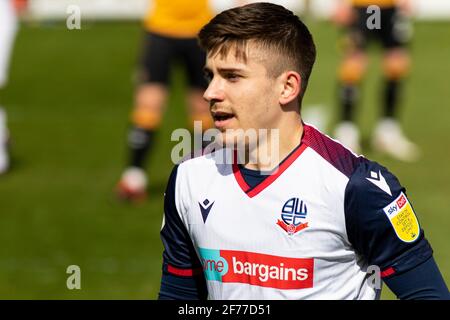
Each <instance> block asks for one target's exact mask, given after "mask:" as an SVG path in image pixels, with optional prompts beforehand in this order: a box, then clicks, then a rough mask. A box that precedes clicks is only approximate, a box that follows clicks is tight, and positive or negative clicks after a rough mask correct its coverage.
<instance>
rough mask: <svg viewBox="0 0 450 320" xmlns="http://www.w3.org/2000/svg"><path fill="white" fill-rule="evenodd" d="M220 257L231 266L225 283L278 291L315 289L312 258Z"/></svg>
mask: <svg viewBox="0 0 450 320" xmlns="http://www.w3.org/2000/svg"><path fill="white" fill-rule="evenodd" d="M220 256H221V257H223V258H224V259H225V260H226V261H227V263H228V272H227V273H226V274H224V275H222V281H223V282H238V283H249V284H251V285H256V286H262V287H269V288H278V289H305V288H312V287H313V280H314V279H313V278H314V259H313V258H286V257H279V256H273V255H268V254H261V253H253V252H244V251H234V250H220Z"/></svg>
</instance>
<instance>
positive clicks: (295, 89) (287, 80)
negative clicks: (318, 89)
mask: <svg viewBox="0 0 450 320" xmlns="http://www.w3.org/2000/svg"><path fill="white" fill-rule="evenodd" d="M280 81H281V85H282V91H281V94H280V99H279V103H280V104H281V105H286V104H288V103H290V102H291V101H292V100H294V99H295V98H297V97H298V96H299V95H300V92H301V90H302V78H301V76H300V74H299V73H298V72H295V71H286V72H283V74H282V75H281V78H280Z"/></svg>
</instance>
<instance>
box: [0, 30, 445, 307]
mask: <svg viewBox="0 0 450 320" xmlns="http://www.w3.org/2000/svg"><path fill="white" fill-rule="evenodd" d="M309 24H310V26H311V29H312V32H313V34H314V36H315V39H316V42H317V48H318V59H317V64H316V66H315V70H314V72H313V76H312V78H311V81H310V84H309V89H308V92H307V95H306V98H305V101H304V105H305V106H308V105H313V104H323V105H325V106H326V107H327V110H328V111H329V112H330V114H331V115H332V117H331V118H332V119H336V115H337V112H336V110H335V107H333V104H334V96H335V83H334V74H335V69H336V65H337V62H338V59H339V52H338V49H337V46H336V42H337V37H338V31H337V30H336V29H335V28H334V27H333V26H331V25H330V24H328V23H324V22H314V21H310V23H309ZM141 35H142V34H141V30H140V26H139V24H138V23H95V24H94V23H93V24H85V25H82V29H81V30H78V31H76V30H74V31H69V30H67V29H66V28H65V25H64V23H53V24H47V25H32V24H29V25H23V26H22V28H21V31H20V34H19V36H18V39H17V43H16V48H15V49H16V50H15V55H14V59H13V64H12V68H11V79H10V85H9V87H8V88H7V89H6V90H4V91H3V92H1V97H0V98H2V100H1V101H0V102H1V103H2V104H3V105H5V106H6V109H7V111H8V116H9V126H10V131H11V136H12V160H13V168H12V170H11V172H9V173H8V174H6V175H4V176H1V177H0V221H1V222H0V243H1V249H0V298H1V299H155V298H156V296H157V292H158V288H159V279H160V273H161V271H160V270H161V253H162V246H161V243H160V240H159V229H160V226H161V221H162V197H163V192H164V188H165V183H166V179H167V177H168V174H169V172H170V169H171V167H172V163H171V160H170V150H171V148H172V146H173V145H174V143H171V142H170V133H171V132H172V130H174V129H176V128H179V127H183V126H185V125H186V117H185V115H186V113H185V108H184V100H183V93H184V89H183V87H184V86H183V84H184V77H183V73H182V72H180V70H179V69H175V70H173V79H174V82H173V85H172V88H171V95H170V99H169V103H168V104H169V106H168V112H167V114H166V117H165V120H164V127H163V129H162V131H161V132H160V133H159V136H158V141H157V148H156V150H155V152H154V154H152V157H151V159H150V161H149V166H148V172H149V176H150V182H151V183H150V190H149V191H150V197H149V199H148V201H147V202H146V203H144V204H142V205H140V206H129V205H125V204H122V203H118V202H116V201H115V200H114V198H113V196H112V190H113V188H114V185H115V183H116V181H117V179H118V177H119V175H120V172H121V170H122V168H123V165H124V163H125V160H126V159H125V133H126V129H127V120H128V115H129V111H130V108H131V107H132V92H133V84H132V76H133V70H134V67H135V62H136V57H137V54H138V52H139V49H138V48H139V44H140V38H141ZM448 39H450V25H449V23H424V22H421V23H416V24H415V35H414V42H413V45H412V53H413V61H414V64H413V69H412V73H411V77H410V79H409V81H408V83H407V85H406V88H405V90H406V91H405V99H404V108H403V110H402V115H403V117H402V123H403V124H404V128H405V131H406V132H407V134H408V135H409V136H410V137H411V138H412V139H413V140H414V141H416V142H417V143H418V144H419V145H420V147H421V148H422V150H423V157H422V159H421V161H420V162H418V163H414V164H405V163H400V162H398V161H394V160H391V159H389V158H386V157H381V156H379V155H376V154H373V153H372V152H370V149H366V150H365V151H364V153H365V154H366V155H367V156H368V157H370V158H372V159H374V160H377V161H380V162H381V163H382V164H384V165H385V166H387V167H388V168H389V169H390V170H391V171H392V172H394V173H395V174H396V175H397V176H398V177H399V179H400V180H401V181H402V183H403V184H404V185H405V186H406V187H407V191H408V195H409V197H410V199H411V200H412V203H413V204H414V207H415V210H416V212H417V214H418V217H419V220H420V223H421V226H422V227H423V228H424V229H425V232H426V235H427V237H428V239H429V240H430V242H431V244H432V246H433V248H434V251H435V258H436V260H437V262H438V264H439V266H440V269H441V271H442V272H443V274H444V277H445V279H446V281H447V283H450V251H449V249H448V246H449V244H450V233H449V231H450V212H449V208H450V198H449V195H450V183H449V180H450V167H449V163H450V152H449V149H448V143H449V135H450V126H449V124H448V121H449V119H450V108H449V103H450V90H449V87H448V75H449V74H450V62H449V57H450V42H449V41H448ZM373 58H374V59H373V60H372V61H373V63H372V64H371V68H370V70H369V74H368V76H367V79H366V80H367V81H366V83H365V86H364V100H363V104H362V105H361V107H360V109H359V113H358V123H359V124H360V125H361V128H362V133H363V135H364V137H365V139H368V138H369V136H370V130H371V129H372V128H373V126H374V124H375V121H376V117H377V115H378V113H379V110H380V108H379V107H378V100H377V93H378V92H379V89H380V87H379V85H378V83H377V80H378V78H379V71H378V70H379V68H378V66H379V59H378V58H377V56H374V57H373ZM72 264H74V265H78V266H80V268H81V290H68V289H67V287H66V279H67V277H68V274H66V268H67V267H68V266H69V265H72ZM383 298H384V299H393V298H394V296H393V295H392V294H391V293H390V292H389V290H388V289H387V288H386V287H385V289H384V291H383Z"/></svg>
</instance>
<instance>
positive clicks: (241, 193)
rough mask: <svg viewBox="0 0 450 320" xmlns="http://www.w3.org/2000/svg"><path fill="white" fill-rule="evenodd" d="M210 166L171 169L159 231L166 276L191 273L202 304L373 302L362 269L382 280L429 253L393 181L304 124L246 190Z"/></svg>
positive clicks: (222, 167) (194, 163) (234, 176)
mask: <svg viewBox="0 0 450 320" xmlns="http://www.w3.org/2000/svg"><path fill="white" fill-rule="evenodd" d="M229 154H232V152H230V153H229ZM218 159H220V157H217V153H211V154H207V155H203V156H200V157H197V158H193V159H189V160H187V161H184V162H183V163H181V164H180V165H178V166H177V167H176V169H175V170H174V172H173V174H172V176H171V179H170V182H169V186H168V189H167V191H166V199H165V224H164V226H163V229H162V231H161V236H162V240H163V243H164V246H165V252H164V266H165V267H164V268H165V269H164V270H165V272H169V273H171V274H174V275H178V276H195V274H196V270H197V269H199V268H200V269H201V270H202V273H203V275H204V277H205V279H206V284H207V290H208V297H209V299H375V298H377V297H378V296H379V293H380V289H381V288H375V287H374V285H373V284H374V283H376V281H374V280H373V279H371V276H372V278H373V276H374V274H372V273H367V268H368V266H369V265H370V264H373V265H376V266H378V267H379V268H380V269H381V271H382V275H383V276H389V275H391V274H393V273H395V272H397V271H399V270H401V269H402V268H408V267H410V266H411V262H410V261H409V260H408V261H406V260H405V262H402V261H401V260H402V259H401V255H402V254H403V253H405V252H412V251H414V250H419V248H421V250H424V249H423V248H429V245H428V243H427V242H426V240H425V238H424V237H423V232H422V231H421V230H420V227H419V224H418V221H417V218H416V216H415V214H414V211H413V209H412V206H411V204H410V203H409V201H408V199H407V198H406V195H405V193H404V192H405V190H404V189H403V188H402V187H401V186H400V184H399V182H398V181H397V179H396V178H395V177H394V176H393V175H392V174H391V173H389V171H387V170H386V169H385V168H383V167H381V166H380V165H378V164H376V163H374V162H371V161H368V160H367V159H365V158H364V157H361V156H360V157H358V156H356V155H354V154H353V153H352V152H351V151H349V150H347V149H346V148H344V147H343V146H342V145H341V144H339V143H338V142H336V141H334V140H332V139H330V138H329V137H327V136H325V135H323V134H322V133H320V132H319V131H318V130H317V129H315V128H314V127H312V126H309V125H306V124H305V125H304V135H303V138H302V141H301V143H300V144H299V146H298V147H297V148H296V149H295V150H293V151H292V153H291V154H290V155H289V156H288V157H287V158H286V159H284V160H283V161H282V162H281V163H280V165H279V167H278V170H276V171H275V172H274V173H273V174H271V175H268V176H267V177H265V179H264V180H262V181H261V182H260V183H259V184H257V185H255V186H250V185H248V184H247V182H246V179H245V177H244V176H243V174H242V170H241V168H240V167H239V165H237V164H236V163H233V162H235V161H226V163H225V164H224V163H223V162H224V161H218ZM230 160H231V157H230ZM394 209H395V210H396V211H395V212H394V211H393V210H394ZM389 210H391V211H392V212H391V213H390V212H389ZM425 251H426V249H425ZM429 252H430V254H431V249H429ZM410 255H411V254H410ZM399 259H400V260H399ZM415 263H419V261H416V262H415ZM412 264H414V263H412Z"/></svg>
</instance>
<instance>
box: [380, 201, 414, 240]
mask: <svg viewBox="0 0 450 320" xmlns="http://www.w3.org/2000/svg"><path fill="white" fill-rule="evenodd" d="M383 211H384V213H385V214H386V216H387V217H388V219H389V221H390V222H391V224H392V227H393V228H394V230H395V233H396V234H397V237H398V238H399V239H400V240H402V241H404V242H413V241H415V240H416V239H417V238H418V237H419V234H420V228H419V222H418V221H417V217H416V215H415V213H414V210H413V208H412V206H411V204H410V203H409V201H408V198H407V197H406V195H405V194H404V193H403V192H401V193H400V195H399V196H398V197H397V198H396V199H395V200H394V201H393V202H391V203H390V204H389V205H387V206H386V207H385V208H384V209H383Z"/></svg>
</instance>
